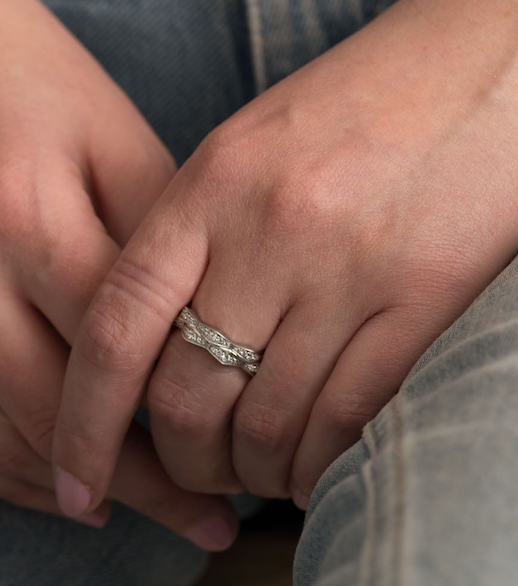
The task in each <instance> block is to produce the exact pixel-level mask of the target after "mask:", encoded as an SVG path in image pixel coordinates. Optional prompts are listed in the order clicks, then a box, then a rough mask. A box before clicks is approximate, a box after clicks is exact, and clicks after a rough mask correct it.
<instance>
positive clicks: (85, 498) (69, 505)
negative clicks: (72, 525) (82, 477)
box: [56, 466, 92, 517]
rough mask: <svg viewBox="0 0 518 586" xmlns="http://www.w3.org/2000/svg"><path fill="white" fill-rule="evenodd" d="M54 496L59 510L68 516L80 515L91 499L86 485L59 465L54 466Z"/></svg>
mask: <svg viewBox="0 0 518 586" xmlns="http://www.w3.org/2000/svg"><path fill="white" fill-rule="evenodd" d="M56 496H57V499H58V504H59V506H60V508H61V510H62V511H63V513H65V515H67V516H68V517H79V516H80V515H82V514H83V513H84V512H85V511H86V509H87V508H88V506H89V505H90V501H91V499H92V494H91V492H90V489H89V488H88V486H86V485H84V484H81V483H80V482H79V480H77V478H75V477H74V476H72V474H69V473H68V472H65V471H64V470H62V469H61V468H59V466H58V467H57V468H56Z"/></svg>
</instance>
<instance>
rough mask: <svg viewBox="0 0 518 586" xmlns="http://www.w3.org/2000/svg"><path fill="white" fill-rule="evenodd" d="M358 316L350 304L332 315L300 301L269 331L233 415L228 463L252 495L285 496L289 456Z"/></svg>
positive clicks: (288, 494)
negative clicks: (341, 312)
mask: <svg viewBox="0 0 518 586" xmlns="http://www.w3.org/2000/svg"><path fill="white" fill-rule="evenodd" d="M359 319H361V318H360V316H359V315H355V314H354V313H353V312H352V308H351V311H349V312H347V313H346V314H345V315H342V316H340V318H339V319H338V318H337V317H335V316H334V315H333V312H332V311H331V310H329V311H327V310H326V309H325V308H324V307H323V305H322V304H318V303H316V304H315V303H306V304H304V305H302V304H301V305H299V306H296V307H294V308H292V310H291V311H290V313H289V314H288V315H287V316H286V317H285V318H284V320H283V321H282V323H281V325H280V326H279V328H278V330H277V331H276V332H275V334H274V336H273V338H272V340H271V341H270V342H269V344H268V347H267V348H266V352H265V355H264V359H263V362H262V364H261V367H260V369H259V371H258V373H257V375H256V376H255V377H254V379H253V380H252V381H251V382H250V383H249V385H248V386H247V388H246V389H245V390H244V392H243V394H242V395H241V396H240V398H239V400H238V403H237V405H236V406H235V409H234V415H233V428H232V447H233V461H234V465H235V468H236V472H237V474H238V476H239V478H240V479H241V480H242V481H243V482H244V484H245V486H246V487H247V488H248V490H250V491H251V492H253V493H254V494H259V495H261V496H266V497H273V498H288V497H289V496H290V485H289V481H290V476H291V467H292V463H293V458H294V456H295V452H296V450H297V446H298V444H299V442H300V440H301V438H302V435H303V433H304V429H305V427H306V424H307V421H308V419H309V416H310V413H311V409H312V407H313V403H314V402H315V400H316V399H317V397H318V395H319V393H320V392H321V390H322V388H323V386H324V384H325V383H326V381H327V379H328V377H329V375H330V374H331V372H332V370H333V367H334V366H335V364H336V361H337V360H338V357H339V356H340V354H341V352H342V350H343V348H344V347H345V345H346V344H347V342H348V339H349V337H350V336H352V334H353V333H354V331H355V329H356V328H357V327H358V325H359V324H358V321H359Z"/></svg>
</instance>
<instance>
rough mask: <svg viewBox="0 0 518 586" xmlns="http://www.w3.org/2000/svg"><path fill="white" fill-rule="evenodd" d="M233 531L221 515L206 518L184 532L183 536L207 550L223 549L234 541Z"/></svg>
mask: <svg viewBox="0 0 518 586" xmlns="http://www.w3.org/2000/svg"><path fill="white" fill-rule="evenodd" d="M233 535H234V534H233V531H232V528H231V527H230V525H229V524H228V523H227V521H225V519H223V517H214V518H213V519H207V520H206V521H203V522H202V523H200V524H199V525H196V526H195V527H193V528H192V529H189V531H187V533H185V537H187V539H189V540H190V541H192V542H193V543H195V544H196V545H197V546H199V547H201V548H202V549H206V550H208V551H223V550H224V549H227V548H228V547H230V545H231V544H232V542H233V541H234V537H233Z"/></svg>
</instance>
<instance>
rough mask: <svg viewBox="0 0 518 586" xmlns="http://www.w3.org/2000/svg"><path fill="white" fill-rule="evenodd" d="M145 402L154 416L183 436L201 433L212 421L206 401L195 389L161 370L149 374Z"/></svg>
mask: <svg viewBox="0 0 518 586" xmlns="http://www.w3.org/2000/svg"><path fill="white" fill-rule="evenodd" d="M148 406H149V410H150V412H151V413H152V415H153V417H157V418H158V419H159V420H162V421H163V422H165V423H166V424H167V426H168V427H170V428H171V429H174V430H175V432H178V433H180V434H182V435H185V436H197V435H200V434H201V433H204V432H205V431H206V430H207V428H208V426H210V424H211V420H210V418H209V416H208V409H207V404H206V402H205V401H204V400H203V398H202V397H201V396H200V394H199V393H198V392H196V389H188V388H187V386H186V385H184V384H182V383H181V382H180V381H179V380H177V379H175V378H174V377H173V376H172V375H168V374H166V373H163V372H155V373H154V374H153V376H152V377H151V380H150V383H149V388H148Z"/></svg>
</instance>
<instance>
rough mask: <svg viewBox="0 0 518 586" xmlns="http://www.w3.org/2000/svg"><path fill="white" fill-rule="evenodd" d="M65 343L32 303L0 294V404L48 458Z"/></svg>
mask: <svg viewBox="0 0 518 586" xmlns="http://www.w3.org/2000/svg"><path fill="white" fill-rule="evenodd" d="M67 356H68V347H67V345H66V343H65V342H64V341H63V340H62V338H60V336H59V335H58V334H57V333H56V331H55V330H53V329H52V328H51V327H50V326H49V323H48V322H47V321H46V320H45V318H44V317H43V316H42V315H41V313H39V312H38V311H37V310H36V309H35V308H34V307H32V306H30V305H28V304H27V303H26V302H24V301H23V300H21V299H20V298H19V297H18V296H16V294H15V293H14V292H12V291H11V292H10V293H9V292H8V289H5V290H4V291H3V293H2V297H1V299H0V389H1V392H0V408H1V409H2V410H3V412H4V413H5V414H6V416H7V417H8V419H9V420H10V421H11V422H12V424H13V425H14V426H15V427H16V428H17V429H18V430H19V431H20V433H21V434H22V435H23V437H24V438H25V439H26V440H27V442H28V444H29V446H30V447H31V449H32V450H33V451H34V452H35V453H36V454H39V456H40V457H41V458H42V459H43V460H46V461H47V462H48V461H50V456H51V448H52V433H53V430H54V425H55V421H56V417H57V412H58V406H59V396H60V389H61V387H62V384H63V378H64V372H65V367H66V361H67Z"/></svg>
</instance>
